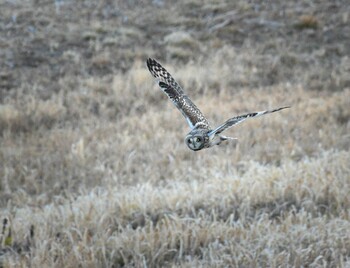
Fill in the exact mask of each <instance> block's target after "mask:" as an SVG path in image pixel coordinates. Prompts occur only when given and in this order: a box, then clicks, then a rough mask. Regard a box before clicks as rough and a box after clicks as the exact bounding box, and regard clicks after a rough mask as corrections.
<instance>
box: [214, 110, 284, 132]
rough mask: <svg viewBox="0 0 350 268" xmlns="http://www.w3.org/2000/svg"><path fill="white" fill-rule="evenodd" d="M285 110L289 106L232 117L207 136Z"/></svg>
mask: <svg viewBox="0 0 350 268" xmlns="http://www.w3.org/2000/svg"><path fill="white" fill-rule="evenodd" d="M287 108H290V106H285V107H281V108H277V109H274V110H269V111H261V112H255V113H249V114H244V115H239V116H236V117H233V118H231V119H229V120H227V121H226V122H225V123H223V124H222V125H221V126H218V127H217V128H216V129H214V130H212V131H210V132H209V133H208V135H209V136H212V135H215V134H220V133H221V132H223V131H224V130H226V129H228V128H230V127H232V126H234V125H237V124H239V123H241V122H243V121H244V120H246V119H248V118H252V117H257V116H261V115H264V114H270V113H274V112H278V111H280V110H283V109H287Z"/></svg>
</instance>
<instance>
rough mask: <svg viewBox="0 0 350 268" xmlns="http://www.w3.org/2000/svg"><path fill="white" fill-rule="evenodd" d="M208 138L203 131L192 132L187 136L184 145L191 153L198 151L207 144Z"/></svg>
mask: <svg viewBox="0 0 350 268" xmlns="http://www.w3.org/2000/svg"><path fill="white" fill-rule="evenodd" d="M208 140H209V137H208V135H207V134H206V133H204V131H198V130H194V131H191V132H190V133H188V134H187V136H186V138H185V143H186V144H187V146H188V148H190V149H191V150H193V151H199V150H201V149H203V148H204V147H205V146H206V144H208Z"/></svg>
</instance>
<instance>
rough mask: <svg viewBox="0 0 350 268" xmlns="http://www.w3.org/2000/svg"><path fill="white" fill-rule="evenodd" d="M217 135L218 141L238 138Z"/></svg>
mask: <svg viewBox="0 0 350 268" xmlns="http://www.w3.org/2000/svg"><path fill="white" fill-rule="evenodd" d="M219 137H220V142H221V141H226V140H238V138H232V137H227V136H221V135H220V136H219Z"/></svg>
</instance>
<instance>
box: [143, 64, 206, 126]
mask: <svg viewBox="0 0 350 268" xmlns="http://www.w3.org/2000/svg"><path fill="white" fill-rule="evenodd" d="M147 67H148V70H149V71H150V72H151V74H152V75H153V76H154V78H155V79H156V81H157V84H158V85H159V87H160V88H161V90H162V91H163V92H164V93H165V94H166V95H167V96H168V97H169V99H171V100H172V102H173V103H174V104H175V106H176V107H177V108H178V109H179V110H180V112H181V113H182V115H183V116H184V117H185V118H186V121H187V123H188V124H189V126H190V127H191V129H193V128H194V127H196V126H199V125H200V126H201V128H207V129H210V126H209V122H208V120H207V119H206V118H205V117H204V115H203V114H202V112H201V111H200V110H199V109H198V108H197V106H196V105H195V104H194V103H193V102H192V101H191V100H190V98H189V97H187V95H186V94H185V93H184V92H183V90H182V88H181V87H180V86H179V84H178V83H177V82H176V81H175V79H174V78H173V77H172V76H171V75H170V74H169V73H168V71H167V70H165V69H164V68H163V67H162V66H161V65H160V64H159V63H158V62H157V61H155V60H154V59H148V60H147Z"/></svg>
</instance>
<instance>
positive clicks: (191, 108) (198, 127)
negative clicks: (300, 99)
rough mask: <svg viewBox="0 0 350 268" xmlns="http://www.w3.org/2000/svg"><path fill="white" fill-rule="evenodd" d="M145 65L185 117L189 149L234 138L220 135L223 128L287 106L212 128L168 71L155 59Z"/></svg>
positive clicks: (249, 114) (249, 115) (217, 143)
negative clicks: (187, 126)
mask: <svg viewBox="0 0 350 268" xmlns="http://www.w3.org/2000/svg"><path fill="white" fill-rule="evenodd" d="M147 67H148V69H149V71H150V72H151V74H152V75H153V76H154V78H155V79H156V82H157V84H158V85H159V87H160V88H161V90H162V91H163V92H164V93H165V94H166V95H167V96H168V97H169V98H170V100H171V101H172V102H173V103H174V105H175V106H176V107H177V108H178V109H179V111H180V112H181V113H182V115H183V116H184V117H185V119H186V121H187V123H188V125H189V126H190V128H191V131H190V132H189V133H188V134H187V135H186V137H185V143H186V145H187V146H188V148H189V149H191V150H193V151H199V150H202V149H205V148H210V147H212V146H215V145H219V144H220V143H221V142H222V141H226V140H229V139H236V138H232V137H226V136H223V135H221V132H223V131H224V130H226V129H228V128H230V127H232V126H233V125H236V124H238V123H241V122H243V121H244V120H246V119H248V118H251V117H257V116H261V115H264V114H268V113H274V112H277V111H280V110H282V109H286V108H289V106H285V107H281V108H277V109H274V110H267V111H261V112H254V113H248V114H244V115H239V116H235V117H233V118H230V119H228V120H227V121H226V122H225V123H223V124H221V125H219V126H218V127H217V128H215V129H212V128H211V127H210V125H209V122H208V120H207V119H206V118H205V116H204V115H203V114H202V112H201V111H200V110H199V109H198V108H197V106H196V105H195V104H194V103H193V102H192V101H191V99H190V98H189V97H188V96H187V95H186V94H185V93H184V91H183V90H182V88H181V87H180V86H179V84H178V83H177V82H176V81H175V79H174V78H173V77H172V76H171V75H170V73H169V72H168V71H167V70H166V69H165V68H163V67H162V66H161V65H160V64H159V63H158V62H157V61H156V60H154V59H148V60H147Z"/></svg>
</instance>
